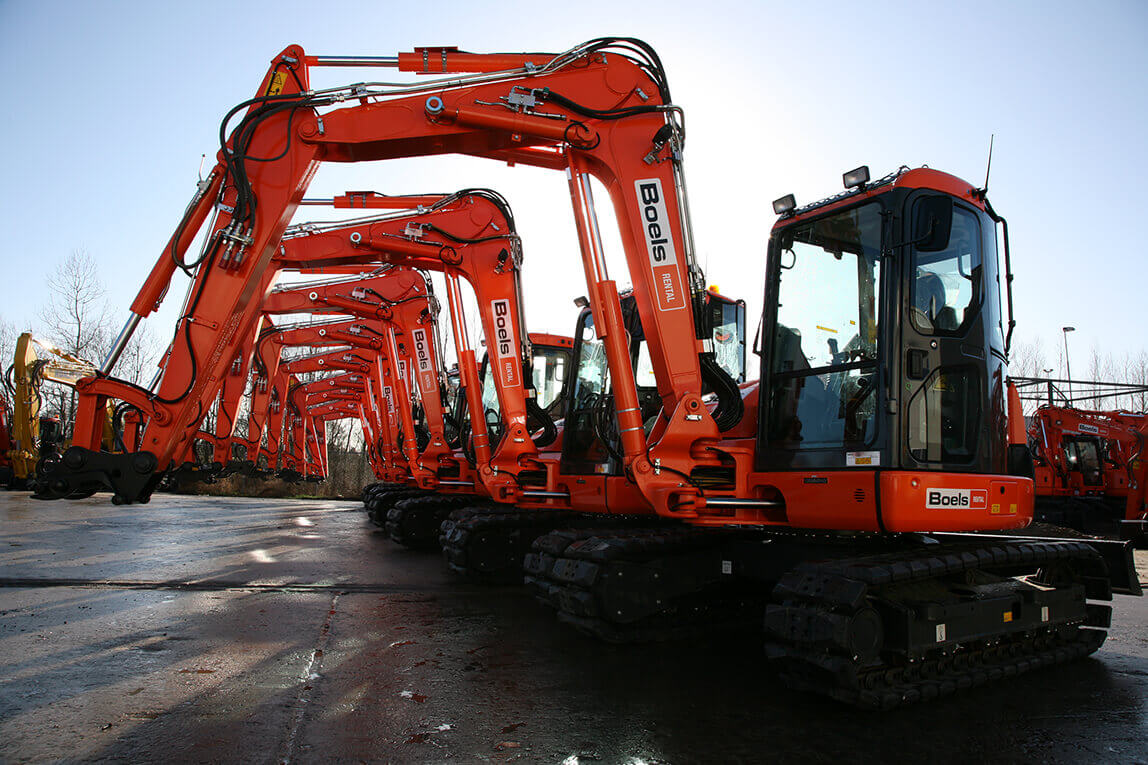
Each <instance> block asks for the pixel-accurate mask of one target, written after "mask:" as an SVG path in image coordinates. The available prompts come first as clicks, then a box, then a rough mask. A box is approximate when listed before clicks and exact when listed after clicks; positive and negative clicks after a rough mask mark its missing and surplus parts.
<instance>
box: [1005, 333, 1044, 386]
mask: <svg viewBox="0 0 1148 765" xmlns="http://www.w3.org/2000/svg"><path fill="white" fill-rule="evenodd" d="M1047 368H1048V367H1047V364H1046V361H1045V355H1044V347H1043V343H1041V340H1040V338H1039V337H1038V338H1035V339H1034V340H1033V341H1032V342H1025V341H1024V340H1017V341H1016V342H1015V343H1013V344H1012V350H1011V352H1010V354H1009V374H1011V375H1012V376H1013V377H1045V376H1046V375H1045V374H1044V370H1045V369H1047Z"/></svg>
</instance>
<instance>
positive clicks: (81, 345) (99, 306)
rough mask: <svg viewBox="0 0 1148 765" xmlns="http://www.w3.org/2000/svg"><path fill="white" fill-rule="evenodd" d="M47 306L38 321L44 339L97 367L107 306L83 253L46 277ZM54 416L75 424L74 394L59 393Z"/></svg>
mask: <svg viewBox="0 0 1148 765" xmlns="http://www.w3.org/2000/svg"><path fill="white" fill-rule="evenodd" d="M47 287H48V303H47V304H46V305H45V306H44V307H43V308H42V309H41V311H40V319H41V320H42V321H43V322H44V325H45V326H46V327H47V328H48V330H47V336H48V339H49V340H51V341H52V342H53V343H55V344H56V346H57V347H58V348H60V349H61V350H63V351H64V352H66V353H70V354H72V355H74V356H77V357H79V358H81V359H85V360H87V361H91V362H93V363H97V364H98V363H99V362H100V361H101V360H102V359H101V357H102V356H103V355H104V353H105V352H106V351H107V349H108V344H109V338H110V333H109V331H108V327H109V321H108V306H107V302H106V301H105V300H104V285H103V282H102V281H101V280H100V271H99V268H98V267H97V265H96V261H95V260H94V259H93V258H92V256H91V255H89V254H88V253H87V252H85V251H84V250H73V251H72V254H71V255H69V256H68V258H67V260H65V261H64V262H63V263H61V264H59V265H58V266H57V267H56V270H55V271H53V272H52V273H50V274H48V277H47ZM53 398H55V399H56V403H57V406H58V410H57V414H58V415H59V416H60V417H61V418H63V420H64V421H65V422H68V423H71V422H74V421H75V414H76V392H75V391H74V390H72V391H68V392H67V393H63V392H60V395H59V396H56V397H53Z"/></svg>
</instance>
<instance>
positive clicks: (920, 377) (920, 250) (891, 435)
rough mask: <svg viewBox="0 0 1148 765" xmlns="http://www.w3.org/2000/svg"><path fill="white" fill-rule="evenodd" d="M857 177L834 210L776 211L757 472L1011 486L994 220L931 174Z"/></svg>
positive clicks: (979, 201)
mask: <svg viewBox="0 0 1148 765" xmlns="http://www.w3.org/2000/svg"><path fill="white" fill-rule="evenodd" d="M855 172H856V171H855ZM850 175H852V174H846V176H847V182H846V183H847V186H846V191H845V192H844V193H843V194H839V195H837V196H835V197H831V198H830V199H828V200H824V201H822V202H817V203H814V204H812V205H808V206H806V207H803V208H800V209H797V208H796V206H795V205H793V200H792V197H788V198H784V199H785V200H788V203H787V204H784V203H783V202H784V200H779V203H783V204H780V209H779V204H778V203H775V210H777V211H778V212H780V213H782V217H781V219H780V220H779V221H778V223H777V224H776V225H775V227H774V230H773V233H772V236H771V238H770V245H769V256H768V265H767V275H766V294H765V306H766V308H765V317H764V323H763V326H764V334H763V345H764V353H763V354H762V367H761V380H762V384H761V387H760V397H761V398H760V402H759V406H760V411H761V417H760V422H759V430H758V451H757V467H758V469H760V470H778V469H809V470H813V469H820V470H825V469H838V468H841V469H850V468H862V467H863V468H869V469H874V468H900V469H905V470H914V471H917V470H926V471H943V472H961V473H985V474H1002V473H1006V472H1007V469H1006V456H1007V445H1006V443H1005V433H1006V428H1005V426H1004V423H1005V416H1006V402H1005V379H1004V378H1005V374H1006V369H1005V364H1006V362H1005V341H1004V333H1003V310H1002V306H1001V291H1000V278H999V273H998V265H997V251H996V241H997V238H996V228H997V226H996V224H997V219H996V218H995V216H994V215H992V214H991V207H989V206H988V204H987V202H985V201H984V197H983V194H981V193H980V192H978V191H977V190H975V189H973V188H972V187H971V186H970V185H969V184H967V183H964V182H963V181H960V180H959V179H957V178H954V177H953V176H951V175H948V174H946V173H941V172H938V171H934V170H929V169H916V170H906V169H902V170H900V171H898V172H896V173H893V174H891V175H889V176H887V177H885V178H882V179H880V180H879V181H876V182H874V183H871V184H870V183H868V171H867V170H865V171H864V178H865V180H864V181H860V182H857V181H856V180H855V181H854V185H852V186H850V185H849V180H848V178H849V176H850ZM986 423H987V424H988V425H987V426H986Z"/></svg>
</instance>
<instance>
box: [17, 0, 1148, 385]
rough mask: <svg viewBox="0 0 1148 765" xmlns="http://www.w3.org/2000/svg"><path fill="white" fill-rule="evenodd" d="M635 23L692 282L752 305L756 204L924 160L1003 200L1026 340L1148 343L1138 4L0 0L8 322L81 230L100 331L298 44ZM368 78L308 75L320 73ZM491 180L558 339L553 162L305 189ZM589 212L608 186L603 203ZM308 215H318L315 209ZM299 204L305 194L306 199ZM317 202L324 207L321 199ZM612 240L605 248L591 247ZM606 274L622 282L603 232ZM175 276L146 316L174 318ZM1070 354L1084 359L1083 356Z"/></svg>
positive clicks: (561, 227) (162, 326) (757, 294)
mask: <svg viewBox="0 0 1148 765" xmlns="http://www.w3.org/2000/svg"><path fill="white" fill-rule="evenodd" d="M604 35H626V36H635V37H640V38H643V39H645V40H646V41H647V42H649V43H651V44H652V45H653V46H654V47H655V48H656V49H657V50H658V52H659V54H660V55H661V57H662V60H663V62H664V64H665V67H666V70H667V72H668V76H669V81H670V85H671V88H672V92H673V95H674V100H675V101H676V102H677V103H678V104H679V105H681V106H682V107H684V109H685V111H686V119H687V127H688V142H687V146H686V154H685V156H686V165H685V166H686V175H687V179H688V181H689V193H690V200H691V203H692V213H693V218H694V225H695V234H696V240H697V245H698V252H699V256H700V257H701V259H702V261H703V263H704V264H706V266H707V272H708V276H709V279H708V280H709V282H710V283H713V284H716V285H718V286H719V287H720V288H721V289H722V290H723V291H724V292H725V293H727V294H730V295H733V296H736V297H742V298H744V299H745V300H746V301H747V303H748V304H749V314H750V319H749V323H750V326H751V329H752V327H753V326H755V325H756V317H757V314H758V313H759V312H760V308H761V295H762V279H763V270H764V253H765V243H766V239H767V237H768V232H769V228H770V226H771V225H772V223H773V221H774V216H773V214H772V212H771V208H770V202H771V201H772V200H773V199H775V198H777V197H779V196H782V195H784V194H786V193H790V192H793V193H795V194H796V195H797V198H798V200H799V202H808V201H812V200H814V199H818V198H821V197H824V196H827V195H829V194H831V193H835V192H836V191H837V190H839V189H840V188H841V186H840V183H841V173H842V172H844V171H846V170H849V169H851V168H853V167H855V166H857V165H861V164H868V165H869V166H870V168H871V170H872V173H873V176H874V177H878V176H880V175H883V174H885V173H887V172H889V171H891V170H894V169H895V168H896V167H898V166H899V165H902V164H905V165H910V166H917V165H922V164H928V165H930V166H931V167H935V168H938V169H942V170H946V171H948V172H951V173H953V174H955V175H958V176H961V177H963V178H965V179H966V180H968V181H970V182H972V183H974V184H976V185H981V184H982V183H983V181H984V175H985V162H986V158H987V152H988V145H989V136H990V134H994V133H995V134H996V148H995V153H994V157H993V168H992V179H991V184H990V198H991V199H992V201H993V204H994V206H995V207H996V209H997V210H998V212H1000V213H1001V214H1002V215H1004V216H1005V217H1006V218H1008V220H1009V224H1010V231H1011V235H1012V246H1013V260H1014V264H1013V265H1014V270H1015V272H1016V305H1017V319H1018V321H1019V327H1018V334H1019V336H1020V337H1021V338H1022V339H1028V340H1032V339H1033V338H1036V337H1042V338H1043V340H1044V345H1045V348H1046V351H1048V352H1049V355H1050V360H1053V361H1054V360H1055V358H1056V352H1055V348H1056V347H1057V346H1058V345H1059V343H1060V342H1061V335H1060V327H1061V326H1063V325H1065V324H1071V325H1074V326H1075V327H1076V328H1077V330H1078V331H1077V332H1076V334H1075V335H1073V336H1071V338H1070V343H1071V346H1072V358H1073V361H1074V362H1076V363H1077V364H1080V365H1083V364H1085V363H1086V357H1087V355H1088V352H1089V349H1090V348H1092V347H1097V348H1100V349H1102V350H1107V351H1112V352H1114V353H1116V354H1123V353H1125V352H1126V351H1138V350H1140V349H1143V348H1145V347H1148V337H1146V332H1145V330H1144V326H1145V322H1144V303H1145V295H1146V294H1148V290H1146V279H1145V277H1146V276H1148V267H1146V266H1145V265H1144V259H1145V253H1144V251H1143V250H1142V245H1140V244H1139V240H1137V239H1134V238H1133V237H1131V236H1130V235H1129V233H1130V232H1135V231H1136V230H1138V227H1139V226H1140V225H1141V223H1142V221H1143V219H1144V214H1143V212H1142V210H1141V200H1140V193H1141V187H1142V185H1143V183H1144V180H1145V176H1146V175H1148V172H1146V171H1148V161H1146V152H1148V149H1146V143H1148V142H1146V140H1145V124H1146V123H1148V86H1146V85H1145V75H1146V74H1148V45H1146V44H1145V42H1144V40H1145V39H1146V37H1148V3H1144V2H1097V3H1089V4H1081V3H1078V2H999V1H998V2H985V3H980V2H965V3H948V4H944V5H941V4H938V3H922V2H919V1H918V2H904V3H899V2H880V1H879V0H871V2H866V3H859V2H807V3H793V2H786V3H780V2H745V3H736V2H723V1H722V0H711V2H707V3H697V2H689V3H683V2H672V1H671V2H667V1H663V2H659V3H642V4H624V3H619V2H616V1H615V2H607V3H599V2H586V1H585V0H584V1H583V2H579V3H576V4H572V5H571V4H559V3H525V2H520V3H477V2H473V1H471V2H436V3H425V4H418V3H410V4H399V3H388V2H366V3H350V2H339V1H338V0H328V2H324V3H315V2H293V1H286V0H285V1H283V2H274V3H263V2H260V3H256V2H250V3H248V2H242V3H240V2H234V0H230V1H229V2H211V1H208V0H197V1H196V2H191V3H166V2H154V0H151V1H149V2H104V3H91V2H78V1H77V2H50V1H47V0H39V1H37V2H31V0H24V1H22V2H21V1H19V0H0V77H2V79H3V81H4V82H6V83H7V84H8V85H7V87H8V88H9V96H8V100H7V106H6V107H5V109H4V119H3V120H0V141H2V145H3V146H4V149H5V156H4V178H5V181H6V182H5V183H4V184H3V187H2V189H0V230H2V231H3V237H2V238H0V264H2V267H0V275H2V283H0V295H2V300H0V317H3V318H4V319H6V320H7V321H9V322H13V323H16V324H18V325H21V326H23V325H28V324H33V323H35V319H36V315H37V311H38V308H39V306H40V305H41V304H42V303H43V302H44V296H43V292H44V281H45V279H44V276H45V273H46V272H47V271H48V270H50V269H51V268H52V267H53V266H54V265H55V264H56V263H58V262H59V261H61V260H63V259H64V258H65V257H67V255H68V253H69V252H71V251H72V250H74V249H78V248H82V249H84V250H87V251H88V252H89V253H90V254H91V255H93V256H94V257H95V258H96V259H97V260H98V261H99V262H100V263H101V264H103V266H104V281H105V282H106V283H107V285H108V287H109V291H110V299H111V302H112V303H113V305H114V306H116V307H117V309H118V310H117V315H116V322H117V325H118V323H119V322H120V321H122V319H123V318H126V315H127V307H128V305H129V304H130V302H131V300H132V298H133V297H134V295H135V292H136V290H137V289H138V287H139V285H140V284H141V283H142V281H143V279H144V277H145V276H146V274H147V272H148V270H149V269H150V267H151V265H152V264H153V263H154V261H155V259H156V257H157V255H158V253H159V252H160V250H161V248H162V247H163V246H164V243H165V242H166V241H167V239H168V237H169V236H170V234H171V232H172V230H173V228H174V226H175V225H176V223H177V221H178V218H179V217H180V214H181V213H182V211H183V209H184V206H185V205H186V204H187V201H188V199H189V198H190V197H191V194H192V191H193V190H194V183H195V180H196V172H197V170H198V168H199V164H200V155H201V154H205V153H206V154H207V156H208V164H209V165H210V163H211V162H212V158H213V157H214V154H215V152H216V150H217V148H218V145H217V138H216V136H217V133H218V125H219V121H220V118H221V117H222V115H223V114H224V113H225V112H226V111H227V110H228V109H229V108H230V107H232V106H233V105H234V104H236V103H238V102H239V101H242V100H244V99H246V98H248V97H250V96H251V95H252V94H253V92H254V90H255V88H256V87H257V86H258V84H259V82H260V80H261V78H262V77H263V74H264V73H265V71H266V69H267V64H268V61H269V60H270V58H271V57H272V56H273V55H275V54H276V53H278V52H279V51H280V50H281V49H282V48H284V47H285V46H286V45H287V44H289V43H300V44H302V45H303V46H304V48H305V49H306V50H307V52H309V53H314V54H345V55H394V54H395V53H397V52H399V51H404V50H410V49H411V48H412V47H413V46H416V45H437V44H446V45H458V46H459V47H461V48H463V49H467V50H473V51H479V52H485V51H526V50H533V51H539V50H541V51H560V50H565V49H566V48H569V47H571V46H573V45H575V44H577V43H579V42H582V41H584V40H587V39H590V38H592V37H599V36H604ZM384 72H386V74H385V75H384V76H380V75H379V72H377V71H376V72H375V73H374V74H370V73H362V72H353V71H348V70H338V69H327V70H318V73H317V74H315V76H314V77H313V80H312V83H313V85H316V86H330V85H336V84H341V83H345V82H351V81H358V80H362V79H369V78H370V79H396V78H398V77H400V76H401V75H397V74H395V73H393V71H392V70H384ZM467 186H488V187H491V188H494V189H497V190H499V191H500V192H502V193H503V194H505V195H506V196H507V197H508V198H509V200H510V202H511V205H512V206H513V208H514V210H515V214H516V217H517V219H518V222H519V229H520V232H521V234H522V236H523V243H524V247H525V255H526V260H525V266H524V270H525V287H526V289H525V291H526V299H527V309H528V314H527V316H528V320H529V326H530V328H531V329H532V330H539V331H542V330H548V331H559V332H566V333H569V332H570V331H572V330H573V320H574V316H575V308H574V306H573V304H572V302H571V301H572V299H573V298H574V297H576V296H578V295H581V294H584V293H585V286H584V280H583V278H582V271H581V266H580V264H579V261H578V248H577V242H576V239H575V235H574V227H573V216H572V213H571V207H570V202H569V197H568V194H567V190H566V183H565V179H564V177H562V175H561V174H559V173H555V172H552V171H545V170H538V169H530V168H507V167H504V166H500V165H498V164H496V163H493V162H490V161H486V160H478V159H466V158H454V157H446V158H436V159H418V160H404V161H397V162H390V163H385V164H372V165H353V166H330V167H325V168H323V169H321V170H320V172H319V174H318V175H317V176H316V178H315V181H314V183H313V184H312V186H311V190H310V192H309V196H331V195H333V194H337V193H341V192H343V191H346V190H358V189H374V190H378V191H381V192H385V193H390V194H401V193H417V192H424V191H441V192H447V191H452V190H455V189H458V188H462V187H467ZM598 202H599V210H600V212H601V213H602V216H603V220H604V221H605V220H607V219H608V218H609V213H610V207H609V205H608V203H607V200H606V199H605V196H604V194H603V195H601V196H599V199H598ZM311 209H316V208H311ZM304 212H307V210H304ZM312 217H317V216H312ZM608 246H609V244H608ZM610 258H611V260H610V262H611V275H612V276H613V277H614V278H616V279H617V280H618V281H619V282H626V281H628V278H627V277H626V275H625V271H624V269H623V267H622V262H621V258H620V252H619V251H618V248H617V246H616V245H615V246H614V247H613V248H612V252H611V253H610ZM182 292H183V286H182V285H178V286H176V287H173V289H172V292H171V297H169V299H168V302H167V304H165V306H164V310H163V311H162V312H161V313H160V314H159V315H158V316H157V317H156V318H154V319H153V320H152V321H151V322H150V323H151V324H152V325H153V326H154V328H155V330H156V332H157V334H159V335H161V336H163V337H164V338H167V337H168V336H169V335H170V332H171V329H172V327H173V326H174V319H175V315H176V312H177V310H178V306H177V305H176V304H177V303H178V302H179V297H180V296H181V295H182ZM1074 371H1076V370H1074Z"/></svg>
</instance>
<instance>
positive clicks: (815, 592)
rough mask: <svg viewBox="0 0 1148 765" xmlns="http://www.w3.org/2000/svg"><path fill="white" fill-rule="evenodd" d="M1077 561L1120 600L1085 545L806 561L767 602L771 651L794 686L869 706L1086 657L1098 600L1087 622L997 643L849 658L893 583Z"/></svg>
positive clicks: (1100, 622)
mask: <svg viewBox="0 0 1148 765" xmlns="http://www.w3.org/2000/svg"><path fill="white" fill-rule="evenodd" d="M1058 561H1072V562H1073V563H1075V564H1078V565H1080V566H1082V567H1084V568H1085V569H1087V570H1088V573H1090V574H1095V576H1091V577H1087V576H1086V577H1083V579H1082V583H1083V584H1084V585H1085V588H1086V594H1087V597H1089V598H1097V599H1102V600H1103V599H1109V600H1110V599H1111V593H1110V592H1106V588H1105V586H1104V584H1105V581H1104V570H1103V562H1102V561H1101V560H1100V559H1099V555H1098V554H1097V553H1096V552H1095V551H1094V550H1093V549H1092V548H1091V547H1089V546H1088V545H1086V544H1084V543H1078V542H1016V543H1001V544H992V545H988V546H985V545H976V546H961V547H946V548H943V549H941V550H939V551H937V552H932V551H930V550H928V549H925V550H917V551H914V552H908V553H899V554H890V555H878V556H872V557H867V558H856V559H850V560H831V561H827V562H823V563H803V564H800V565H798V566H797V567H796V568H795V569H794V570H793V571H792V572H790V573H789V574H787V575H786V576H784V577H783V578H782V579H781V581H779V582H778V584H777V586H776V588H775V589H774V593H773V597H774V599H775V601H776V600H780V601H781V602H780V603H779V604H774V605H770V606H768V607H767V608H766V616H765V630H766V636H767V639H766V655H767V656H768V657H769V658H770V659H771V660H772V662H773V663H774V664H775V666H776V667H777V668H778V670H779V671H780V673H781V675H782V677H783V679H784V680H785V681H786V682H787V684H788V685H789V686H790V687H792V688H795V689H798V690H803V691H810V692H814V693H819V694H823V695H827V696H830V697H832V698H834V699H837V700H839V701H842V702H845V703H848V704H853V705H856V706H860V707H864V708H870V709H882V710H884V709H891V708H894V707H897V706H901V705H904V704H912V703H916V702H920V701H928V700H930V699H933V698H936V697H938V696H943V695H947V694H950V693H954V692H956V691H957V690H963V689H966V688H972V687H974V686H978V685H983V684H984V683H987V682H989V681H992V680H998V679H1001V678H1005V677H1013V676H1015V675H1018V674H1021V673H1023V672H1027V671H1029V670H1032V669H1036V668H1038V667H1043V666H1049V665H1052V664H1059V663H1061V662H1065V661H1068V660H1070V659H1074V658H1078V657H1081V656H1086V655H1088V654H1091V653H1093V652H1094V651H1096V650H1097V649H1098V648H1099V647H1100V646H1101V645H1102V644H1103V643H1104V639H1105V636H1106V633H1105V632H1104V630H1103V629H1099V628H1101V627H1107V626H1108V618H1109V613H1110V611H1111V608H1110V607H1109V606H1099V605H1096V604H1092V603H1089V604H1088V606H1087V608H1088V617H1087V619H1086V621H1085V623H1084V624H1082V625H1063V624H1061V625H1054V626H1051V627H1049V628H1047V629H1045V630H1042V631H1039V632H1038V631H1028V632H1018V633H1014V634H1012V635H1004V636H1002V637H1000V638H998V639H995V640H991V641H985V640H981V641H975V642H971V643H968V644H964V645H959V646H958V645H953V644H948V645H945V646H944V647H943V648H938V649H935V650H933V651H930V652H929V653H927V654H926V655H925V656H923V657H921V658H920V659H918V660H916V661H912V662H908V661H905V660H904V657H897V659H895V663H892V664H890V663H888V659H887V658H886V659H884V660H878V661H876V662H871V663H869V664H863V663H862V662H861V661H859V660H857V659H856V658H855V657H853V656H852V655H850V651H849V649H848V645H847V643H848V641H847V638H846V636H845V632H846V631H845V630H843V629H839V627H840V626H841V625H844V624H847V623H848V621H849V620H850V618H851V617H852V615H854V614H856V613H857V612H858V611H859V610H860V609H861V608H864V607H866V603H867V599H868V598H869V597H870V594H873V595H875V596H877V597H879V595H880V593H879V590H880V588H881V587H882V586H884V585H889V584H900V583H906V582H913V581H924V580H927V579H932V578H936V577H941V576H949V575H954V574H960V573H963V572H969V571H972V570H975V569H986V568H987V569H999V568H1017V567H1026V568H1028V567H1031V568H1033V569H1035V567H1037V566H1039V565H1043V564H1046V563H1054V562H1058Z"/></svg>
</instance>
